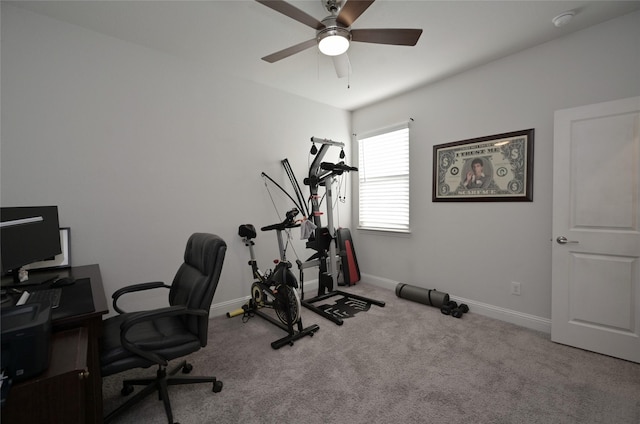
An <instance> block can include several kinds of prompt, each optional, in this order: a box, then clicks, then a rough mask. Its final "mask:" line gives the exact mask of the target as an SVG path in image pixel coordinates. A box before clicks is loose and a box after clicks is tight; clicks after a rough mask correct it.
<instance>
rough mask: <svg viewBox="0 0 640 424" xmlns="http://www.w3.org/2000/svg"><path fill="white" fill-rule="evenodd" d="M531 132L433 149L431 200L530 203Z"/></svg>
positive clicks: (508, 134) (460, 142)
mask: <svg viewBox="0 0 640 424" xmlns="http://www.w3.org/2000/svg"><path fill="white" fill-rule="evenodd" d="M533 131H534V130H533V129H530V130H526V131H519V132H513V133H505V134H498V135H494V136H489V137H482V138H477V139H473V140H465V141H459V142H454V143H448V144H443V145H439V146H434V188H433V189H434V190H433V200H434V201H447V200H460V201H462V200H486V201H490V200H505V201H507V200H522V201H531V200H532V185H533V184H532V183H533V181H532V171H533V169H532V167H533V157H532V155H533Z"/></svg>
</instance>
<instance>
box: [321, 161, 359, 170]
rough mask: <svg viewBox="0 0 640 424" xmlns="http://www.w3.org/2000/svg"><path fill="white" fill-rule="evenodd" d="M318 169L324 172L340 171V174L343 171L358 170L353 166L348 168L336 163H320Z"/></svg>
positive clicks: (341, 163)
mask: <svg viewBox="0 0 640 424" xmlns="http://www.w3.org/2000/svg"><path fill="white" fill-rule="evenodd" d="M320 168H322V169H324V170H325V171H334V172H336V171H340V173H342V172H344V171H347V172H349V171H357V170H358V168H356V167H355V166H349V165H346V164H345V163H344V162H338V163H331V162H322V163H321V164H320Z"/></svg>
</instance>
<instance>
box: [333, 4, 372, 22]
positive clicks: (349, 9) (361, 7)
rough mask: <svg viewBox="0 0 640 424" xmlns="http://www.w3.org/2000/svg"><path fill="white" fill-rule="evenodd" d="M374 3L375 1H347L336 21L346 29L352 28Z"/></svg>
mask: <svg viewBox="0 0 640 424" xmlns="http://www.w3.org/2000/svg"><path fill="white" fill-rule="evenodd" d="M374 1H375V0H347V2H346V3H345V4H344V6H342V9H340V13H338V17H337V18H336V21H338V22H339V23H341V24H342V25H344V26H346V27H350V26H351V25H352V24H353V23H354V22H355V20H356V19H358V17H360V15H362V14H363V13H364V11H365V10H367V8H368V7H369V6H371V3H373V2H374Z"/></svg>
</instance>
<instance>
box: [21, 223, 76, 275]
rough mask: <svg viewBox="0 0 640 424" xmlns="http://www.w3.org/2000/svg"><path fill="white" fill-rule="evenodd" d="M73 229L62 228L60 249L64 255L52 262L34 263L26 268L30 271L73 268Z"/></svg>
mask: <svg viewBox="0 0 640 424" xmlns="http://www.w3.org/2000/svg"><path fill="white" fill-rule="evenodd" d="M70 241H71V229H70V228H69V227H62V228H60V247H61V248H62V253H60V254H59V255H56V256H55V257H53V258H52V259H50V260H46V261H40V262H34V263H32V264H29V265H28V266H26V267H25V268H26V269H30V270H36V269H37V270H45V269H59V268H70V267H71V244H70Z"/></svg>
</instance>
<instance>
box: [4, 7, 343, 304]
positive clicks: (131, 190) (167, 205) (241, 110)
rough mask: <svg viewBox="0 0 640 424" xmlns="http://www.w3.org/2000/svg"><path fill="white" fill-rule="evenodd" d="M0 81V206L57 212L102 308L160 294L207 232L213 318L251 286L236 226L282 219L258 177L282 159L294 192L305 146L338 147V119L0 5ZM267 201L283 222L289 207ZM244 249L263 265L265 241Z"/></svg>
mask: <svg viewBox="0 0 640 424" xmlns="http://www.w3.org/2000/svg"><path fill="white" fill-rule="evenodd" d="M1 82H2V145H1V156H2V157H1V159H2V162H1V202H2V205H3V206H23V205H42V204H54V205H58V206H59V212H60V220H61V225H62V226H69V227H71V250H72V260H73V263H74V265H83V264H91V263H99V264H100V267H101V270H102V276H103V279H104V283H105V289H106V292H107V293H106V294H107V296H110V295H111V293H112V292H113V291H115V290H116V289H118V288H120V287H122V286H124V285H126V284H128V283H133V282H144V281H155V280H161V281H167V280H168V281H169V282H170V280H171V279H172V278H173V275H174V273H175V271H176V269H177V267H178V265H179V264H180V263H181V259H182V254H183V252H184V246H185V243H186V240H187V238H188V236H189V235H190V234H191V233H192V232H196V231H206V232H213V233H217V234H219V235H220V236H222V237H223V238H224V239H225V240H226V241H227V243H228V245H229V249H228V252H227V257H226V262H225V265H224V270H223V275H222V280H221V282H220V286H219V289H218V292H217V293H216V296H215V299H214V303H216V304H218V305H220V304H222V307H221V310H220V311H218V312H220V313H224V312H226V310H225V302H233V301H234V300H237V299H242V298H243V297H245V296H248V295H249V290H250V284H251V273H250V270H249V267H248V266H247V260H248V251H247V250H246V247H245V246H244V244H243V243H242V242H241V240H240V239H239V237H238V236H237V228H238V225H239V224H243V223H253V224H255V225H256V227H260V226H264V225H268V224H273V223H275V222H279V221H281V220H282V219H283V217H284V215H282V216H278V214H277V213H276V212H275V211H274V207H273V206H272V202H271V199H270V197H269V195H268V193H267V191H266V190H265V187H264V183H263V179H262V178H261V176H260V173H261V172H262V171H264V172H266V173H267V174H268V175H270V176H271V177H272V178H274V179H276V180H278V181H279V182H281V183H282V184H283V185H285V184H288V180H286V179H285V175H284V172H283V170H282V167H281V165H280V160H282V159H283V158H285V157H286V158H288V159H289V161H290V162H291V164H292V166H293V168H294V170H295V172H296V174H297V176H298V179H299V180H300V183H302V178H303V177H304V176H305V173H306V172H307V163H308V155H309V149H310V147H311V143H310V141H309V139H310V137H311V136H318V137H324V138H331V139H333V140H340V141H344V142H346V143H348V144H349V143H350V140H349V134H350V132H349V127H350V113H349V112H346V111H342V110H339V109H335V108H330V107H327V106H325V105H321V104H319V103H315V102H311V101H308V100H304V99H302V98H299V97H296V96H292V95H289V94H284V93H281V92H278V91H274V90H272V89H270V88H266V87H264V86H258V85H256V84H254V83H251V82H248V81H241V80H238V79H234V78H233V77H229V76H228V75H220V74H217V73H215V72H214V71H212V70H209V69H203V68H201V67H198V66H197V65H195V64H192V63H187V62H185V61H183V60H179V59H177V58H173V57H170V56H167V55H164V54H162V53H159V52H156V51H152V50H149V49H147V48H144V47H141V46H138V45H133V44H129V43H125V42H122V41H120V40H117V39H114V38H111V37H107V36H103V35H101V34H97V33H94V32H91V31H87V30H85V29H83V28H80V27H76V26H72V25H69V24H65V23H62V22H59V21H56V20H53V19H50V18H47V17H43V16H40V15H38V14H34V13H32V12H28V11H24V10H22V9H19V8H15V7H12V6H8V5H7V4H4V3H3V4H2V81H1ZM348 150H349V149H347V151H348ZM337 153H339V152H338V151H337V152H336V155H335V156H336V158H337ZM327 159H328V160H330V159H332V157H331V155H329V156H327ZM287 187H288V186H287ZM272 194H273V196H274V200H275V203H276V204H277V206H278V209H279V211H280V212H281V213H282V214H284V212H285V211H286V210H287V209H288V208H290V207H292V206H293V205H292V203H291V202H288V201H286V199H285V197H284V196H282V195H279V194H278V192H277V190H273V189H272ZM340 208H341V211H340V217H341V224H342V225H343V226H349V225H350V221H349V219H350V216H351V208H350V205H348V204H341V205H340ZM292 235H293V236H294V240H293V242H294V244H295V245H297V247H296V250H297V251H298V252H299V254H300V255H301V256H303V258H302V259H306V256H307V254H306V252H305V250H304V249H303V248H302V247H301V245H300V242H299V232H297V231H296V230H294V231H293V232H292ZM256 251H257V254H258V259H259V261H260V263H261V264H262V266H263V267H270V266H272V262H271V261H272V259H274V258H276V257H277V256H278V253H277V244H276V239H275V235H274V234H272V233H261V234H259V235H258V239H257V245H256ZM289 257H290V258H292V259H293V258H294V256H293V255H292V251H291V250H290V251H289ZM310 279H311V278H310ZM158 296H159V297H160V298H161V299H153V297H152V298H149V297H146V298H145V299H143V300H137V301H139V302H143V303H145V304H147V303H149V304H155V303H159V302H161V301H163V300H164V299H165V298H166V293H161V294H158Z"/></svg>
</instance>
